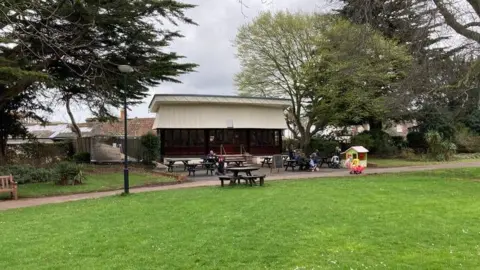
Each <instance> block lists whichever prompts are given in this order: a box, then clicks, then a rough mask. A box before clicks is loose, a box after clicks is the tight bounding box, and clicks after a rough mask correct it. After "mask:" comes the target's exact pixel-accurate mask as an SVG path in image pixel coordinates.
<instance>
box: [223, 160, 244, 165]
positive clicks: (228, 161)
mask: <svg viewBox="0 0 480 270" xmlns="http://www.w3.org/2000/svg"><path fill="white" fill-rule="evenodd" d="M244 162H245V160H244V159H228V160H225V163H227V165H230V163H235V166H237V167H242V166H243V163H244Z"/></svg>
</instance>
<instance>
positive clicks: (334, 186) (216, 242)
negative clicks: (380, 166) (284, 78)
mask: <svg viewBox="0 0 480 270" xmlns="http://www.w3.org/2000/svg"><path fill="white" fill-rule="evenodd" d="M478 179H480V169H463V170H451V171H433V172H422V173H415V174H395V175H394V174H392V175H377V176H359V177H351V178H342V179H321V180H300V181H281V182H274V183H272V182H267V183H266V186H265V187H253V188H251V187H233V188H232V187H225V188H220V187H208V188H195V189H184V190H170V191H163V192H152V193H144V194H134V195H131V196H128V197H120V196H116V197H109V198H103V199H95V200H88V201H78V202H71V203H64V204H56V205H45V206H40V207H35V208H25V209H17V210H9V211H4V212H0V227H1V229H2V242H1V246H2V263H1V265H2V270H4V269H15V270H18V269H479V268H480V226H479V224H480V215H479V209H480V200H478V197H479V196H480V182H479V181H478ZM297 267H298V268H297Z"/></svg>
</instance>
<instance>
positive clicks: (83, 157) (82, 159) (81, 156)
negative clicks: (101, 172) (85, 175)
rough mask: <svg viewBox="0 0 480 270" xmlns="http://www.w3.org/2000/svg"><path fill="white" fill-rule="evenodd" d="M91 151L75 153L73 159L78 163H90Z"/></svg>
mask: <svg viewBox="0 0 480 270" xmlns="http://www.w3.org/2000/svg"><path fill="white" fill-rule="evenodd" d="M90 158H91V157H90V153H88V152H80V153H76V154H75V155H73V160H74V161H75V162H77V163H90V160H91V159H90Z"/></svg>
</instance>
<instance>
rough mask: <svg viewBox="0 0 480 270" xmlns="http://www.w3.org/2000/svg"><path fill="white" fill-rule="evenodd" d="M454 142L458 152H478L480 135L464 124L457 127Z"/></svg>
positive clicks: (479, 150)
mask: <svg viewBox="0 0 480 270" xmlns="http://www.w3.org/2000/svg"><path fill="white" fill-rule="evenodd" d="M455 144H456V145H457V147H458V152H459V153H478V152H480V136H478V135H476V134H475V133H474V132H472V131H471V130H470V129H469V128H467V127H465V126H458V127H457V134H456V135H455Z"/></svg>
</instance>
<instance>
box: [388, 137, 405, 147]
mask: <svg viewBox="0 0 480 270" xmlns="http://www.w3.org/2000/svg"><path fill="white" fill-rule="evenodd" d="M391 140H392V145H393V146H395V147H396V148H397V149H398V150H402V149H405V148H407V141H406V140H405V138H403V137H402V136H392V137H391Z"/></svg>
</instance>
